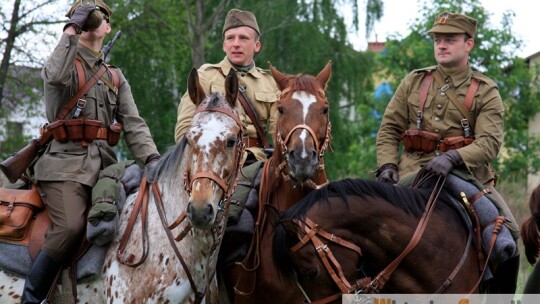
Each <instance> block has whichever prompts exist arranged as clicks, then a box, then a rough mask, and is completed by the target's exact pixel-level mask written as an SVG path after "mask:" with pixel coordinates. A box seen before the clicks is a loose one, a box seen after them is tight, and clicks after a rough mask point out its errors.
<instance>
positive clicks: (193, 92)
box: [188, 68, 206, 106]
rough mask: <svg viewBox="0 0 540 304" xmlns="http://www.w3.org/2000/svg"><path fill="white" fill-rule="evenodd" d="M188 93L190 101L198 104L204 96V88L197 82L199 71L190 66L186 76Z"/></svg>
mask: <svg viewBox="0 0 540 304" xmlns="http://www.w3.org/2000/svg"><path fill="white" fill-rule="evenodd" d="M188 94H189V98H191V101H193V103H194V104H195V105H196V106H198V105H199V104H200V103H201V101H203V99H204V98H205V97H206V94H205V93H204V89H203V88H202V86H201V83H200V82H199V73H198V72H197V69H196V68H192V69H191V72H189V77H188Z"/></svg>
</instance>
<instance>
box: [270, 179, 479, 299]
mask: <svg viewBox="0 0 540 304" xmlns="http://www.w3.org/2000/svg"><path fill="white" fill-rule="evenodd" d="M428 188H429V187H428ZM430 194H431V189H427V188H426V189H424V188H423V187H422V188H402V187H397V186H394V185H389V184H384V183H378V182H374V181H365V180H353V179H345V180H342V181H337V182H332V183H330V184H329V185H328V186H326V187H324V188H322V189H320V190H316V191H313V192H312V193H310V194H309V195H308V196H307V197H306V198H304V199H303V200H302V201H300V202H298V203H297V204H295V205H294V206H293V207H291V208H290V209H289V210H288V211H286V212H285V213H284V214H283V217H282V220H281V223H282V225H278V226H277V227H276V228H275V229H276V234H275V239H274V251H275V252H274V257H275V258H276V263H277V264H278V266H279V267H280V268H279V269H280V273H281V274H282V277H283V278H284V279H285V280H287V279H288V280H289V282H290V283H289V285H290V286H291V288H292V286H294V285H295V284H298V285H299V286H302V288H303V290H304V291H305V294H306V299H308V301H309V302H311V301H316V300H321V301H322V302H323V303H328V302H339V301H340V300H341V294H344V293H355V292H360V293H362V292H380V293H442V292H445V293H469V292H476V291H477V284H478V283H479V277H480V273H481V269H480V263H479V261H478V258H477V254H476V249H475V246H474V245H471V241H470V233H468V231H467V229H466V228H465V227H464V224H463V222H464V221H463V219H462V217H460V216H459V215H458V213H457V212H456V211H455V208H456V207H454V205H452V204H449V203H448V202H449V197H448V196H447V194H446V193H444V192H441V194H440V195H439V198H438V199H437V200H436V201H435V205H434V207H433V209H432V210H433V211H432V213H431V217H430V218H429V221H427V226H426V229H425V231H424V233H423V235H422V236H421V238H420V239H419V242H418V244H417V245H416V247H414V249H412V251H410V252H409V253H408V254H407V255H404V256H405V257H404V259H403V260H401V262H400V263H398V264H396V265H395V266H396V267H397V268H395V271H393V272H392V271H390V272H389V271H388V269H389V268H391V267H388V268H387V266H388V265H394V263H393V261H396V260H397V259H396V258H397V257H398V256H401V254H402V253H403V252H404V249H405V248H406V247H408V244H409V241H410V240H411V238H412V236H413V233H414V232H415V229H416V227H417V225H418V224H419V222H420V221H421V220H420V219H421V217H422V215H423V214H424V212H425V211H424V209H425V206H426V202H427V201H428V198H429V197H430ZM299 240H301V241H300V242H299ZM278 261H279V262H278ZM383 273H384V274H383ZM379 274H381V276H378V275H379ZM376 277H377V278H378V279H377V280H373V279H374V278H376Z"/></svg>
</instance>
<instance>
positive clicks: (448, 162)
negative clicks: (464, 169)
mask: <svg viewBox="0 0 540 304" xmlns="http://www.w3.org/2000/svg"><path fill="white" fill-rule="evenodd" d="M462 164H463V159H462V158H461V155H460V154H459V152H458V151H456V150H450V151H448V152H446V153H444V154H441V155H439V156H437V157H434V158H432V159H431V160H430V161H429V162H428V163H427V164H426V166H425V167H424V169H425V170H426V171H427V172H430V173H433V174H435V175H442V176H446V175H448V173H449V172H450V171H452V169H453V168H454V167H455V166H459V165H462Z"/></svg>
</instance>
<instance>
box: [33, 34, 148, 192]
mask: <svg viewBox="0 0 540 304" xmlns="http://www.w3.org/2000/svg"><path fill="white" fill-rule="evenodd" d="M78 42H79V36H78V35H73V36H69V35H67V34H63V35H62V38H61V39H60V42H59V43H58V45H57V47H56V48H55V50H54V52H53V53H52V55H51V56H50V58H49V60H48V61H47V63H46V65H45V67H44V68H43V71H42V78H43V80H44V82H45V106H46V114H47V119H48V120H49V122H52V121H54V120H55V118H56V115H57V114H58V113H59V112H60V111H61V110H62V109H63V107H64V105H65V104H66V103H68V102H69V100H70V99H71V97H72V96H73V95H75V94H76V92H77V91H78V78H77V71H76V69H75V64H74V61H75V57H76V56H77V52H78V53H79V54H80V56H81V57H82V58H83V59H84V60H85V61H86V62H87V63H88V64H89V65H90V66H92V67H94V68H95V69H96V70H97V69H98V68H99V66H100V64H101V63H102V62H103V56H102V55H100V56H98V57H96V55H95V54H94V53H93V52H92V51H91V50H89V49H87V48H85V47H84V46H81V45H78ZM83 66H84V64H83ZM111 68H112V69H115V70H116V72H117V74H118V76H119V78H120V85H119V90H118V93H115V92H114V91H113V90H112V89H111V88H109V87H108V86H107V85H106V84H105V83H104V82H103V81H101V80H100V81H98V82H97V83H96V84H95V85H94V86H93V87H92V88H90V90H88V92H87V94H86V96H85V97H83V98H84V99H86V101H87V102H86V107H85V108H84V110H83V111H82V112H81V115H80V116H79V118H87V119H96V120H100V121H102V122H103V126H104V127H105V126H109V125H110V124H111V123H113V122H114V121H115V120H116V121H118V122H120V123H122V124H123V126H124V140H125V142H126V144H127V146H128V147H129V149H130V150H131V151H132V153H133V155H134V156H135V157H136V158H137V159H138V160H140V161H141V162H142V163H145V162H146V158H147V157H148V156H149V155H151V154H154V153H156V154H157V153H158V151H157V148H156V145H155V144H154V141H153V139H152V136H151V134H150V130H149V129H148V126H147V125H146V122H145V121H144V119H143V118H141V117H140V116H139V112H138V110H137V106H136V105H135V101H134V99H133V95H131V87H130V86H129V83H128V82H127V81H126V79H125V77H124V75H123V74H122V72H121V71H120V69H118V68H115V67H111ZM85 74H86V79H90V77H92V74H93V73H92V72H91V71H90V70H89V69H86V68H85ZM103 77H106V78H107V79H109V81H110V82H111V83H112V76H111V74H110V73H109V72H105V74H103ZM69 118H70V117H69V116H68V117H66V119H69ZM114 163H116V153H115V151H114V149H113V148H112V147H111V146H109V145H108V143H107V140H101V139H97V140H94V141H92V142H90V143H89V144H88V146H83V145H82V144H81V142H73V141H67V142H65V143H61V142H58V141H55V140H53V141H52V142H51V143H50V144H49V146H48V147H47V150H46V151H45V154H44V155H43V156H42V157H41V158H40V159H39V161H38V162H37V163H36V166H35V171H36V172H35V174H36V179H37V180H44V181H66V180H70V181H75V182H79V183H81V184H84V185H88V186H91V187H92V186H94V184H95V183H96V181H97V178H98V175H99V170H100V169H103V168H105V167H107V166H109V165H111V164H114Z"/></svg>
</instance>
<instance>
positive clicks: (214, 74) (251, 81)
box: [175, 9, 279, 163]
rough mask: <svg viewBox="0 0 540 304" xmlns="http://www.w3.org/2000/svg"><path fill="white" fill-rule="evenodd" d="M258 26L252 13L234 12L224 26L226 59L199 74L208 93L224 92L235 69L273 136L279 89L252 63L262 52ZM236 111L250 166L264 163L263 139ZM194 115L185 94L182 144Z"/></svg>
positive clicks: (242, 112) (177, 135)
mask: <svg viewBox="0 0 540 304" xmlns="http://www.w3.org/2000/svg"><path fill="white" fill-rule="evenodd" d="M260 34H261V33H260V31H259V26H258V24H257V19H256V18H255V15H254V14H253V13H252V12H249V11H242V10H238V9H232V10H230V11H229V12H228V13H227V17H226V19H225V24H224V26H223V51H224V52H225V54H226V56H225V58H224V59H223V60H222V61H221V62H220V63H217V64H204V65H202V66H201V67H200V68H199V70H198V72H199V80H200V82H201V85H202V87H203V88H204V90H205V92H206V93H207V94H210V93H214V92H219V93H223V94H224V93H225V88H224V80H225V76H226V75H227V74H228V73H229V71H230V70H231V69H233V70H235V71H236V73H237V75H238V79H239V82H240V85H241V86H242V87H244V88H245V90H246V95H247V97H248V98H246V99H247V101H248V102H249V103H251V105H252V106H253V109H254V112H255V114H256V116H257V117H255V118H256V119H258V120H259V122H260V126H261V128H262V130H264V131H265V132H266V131H267V132H269V133H270V134H274V131H275V128H276V119H277V102H276V101H277V100H278V97H279V89H278V87H277V84H276V83H275V81H274V78H273V77H272V75H271V74H270V73H269V72H267V71H265V70H263V69H261V68H259V67H256V66H255V61H254V60H253V58H254V56H255V54H256V53H258V52H259V50H260V49H261V41H260V40H259V38H260ZM237 109H238V110H239V113H240V120H241V121H242V125H243V127H244V130H243V131H244V134H245V138H244V139H243V142H244V144H245V145H246V151H248V155H249V158H248V163H249V162H250V160H251V161H253V160H255V159H256V160H264V159H266V155H265V153H264V150H263V140H262V139H261V138H259V137H258V136H257V132H256V129H255V125H254V122H253V121H252V120H251V118H250V117H249V116H248V114H247V112H246V110H244V108H242V106H241V104H240V102H238V101H237ZM194 113H195V105H194V104H193V103H192V102H191V101H190V100H189V95H188V94H187V92H186V94H184V96H183V97H182V99H181V101H180V105H179V106H178V119H177V123H176V130H175V140H176V142H179V141H180V140H181V139H182V137H183V136H184V133H185V132H186V129H187V128H188V126H189V124H190V123H191V118H192V117H193V114H194Z"/></svg>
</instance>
